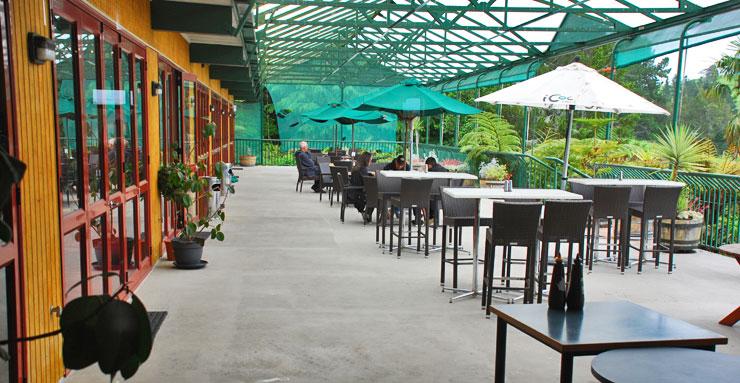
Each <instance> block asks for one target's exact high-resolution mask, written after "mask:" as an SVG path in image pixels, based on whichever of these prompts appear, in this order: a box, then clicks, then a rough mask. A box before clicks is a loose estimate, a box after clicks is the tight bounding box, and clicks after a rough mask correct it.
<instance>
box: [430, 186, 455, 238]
mask: <svg viewBox="0 0 740 383" xmlns="http://www.w3.org/2000/svg"><path fill="white" fill-rule="evenodd" d="M449 183H450V180H448V179H445V178H435V179H434V181H433V182H432V194H431V198H430V200H429V210H430V214H429V217H434V224H433V225H432V246H434V245H436V244H437V228H438V227H439V210H440V205H441V194H442V188H444V187H446V186H448V185H449ZM431 212H434V214H431ZM445 245H446V244H445V243H444V241H442V246H445Z"/></svg>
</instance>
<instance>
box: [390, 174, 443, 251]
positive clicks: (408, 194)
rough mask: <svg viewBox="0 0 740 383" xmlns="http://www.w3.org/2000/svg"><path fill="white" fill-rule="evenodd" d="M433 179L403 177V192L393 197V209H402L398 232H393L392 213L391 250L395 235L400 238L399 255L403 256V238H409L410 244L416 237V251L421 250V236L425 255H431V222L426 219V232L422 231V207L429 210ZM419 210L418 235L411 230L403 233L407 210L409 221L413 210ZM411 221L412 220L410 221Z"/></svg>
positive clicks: (397, 248) (417, 220) (417, 218)
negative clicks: (405, 233)
mask: <svg viewBox="0 0 740 383" xmlns="http://www.w3.org/2000/svg"><path fill="white" fill-rule="evenodd" d="M432 181H433V180H431V179H407V178H402V179H401V194H400V195H399V196H398V197H391V199H390V203H391V209H393V208H395V207H397V208H399V209H400V210H401V212H400V214H399V215H398V233H394V232H393V217H394V215H395V214H391V227H390V231H391V238H390V251H391V252H393V237H396V238H398V246H397V247H396V251H397V256H398V257H399V258H400V257H401V249H402V248H403V240H404V239H408V241H409V244H411V240H412V239H413V238H416V251H417V252H419V251H421V238H424V256H425V257H428V256H429V223H428V222H427V220H426V219H424V220H423V221H424V233H422V232H421V223H422V222H421V221H422V219H421V214H420V211H421V210H422V209H426V210H427V211H428V210H429V196H430V194H431V189H432ZM414 209H416V210H417V217H416V235H414V233H413V232H412V230H411V225H409V230H408V234H407V235H403V215H404V212H405V211H408V215H409V221H411V212H412V210H414ZM409 223H411V222H409Z"/></svg>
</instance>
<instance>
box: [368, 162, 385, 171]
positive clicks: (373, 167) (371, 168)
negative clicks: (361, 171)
mask: <svg viewBox="0 0 740 383" xmlns="http://www.w3.org/2000/svg"><path fill="white" fill-rule="evenodd" d="M384 167H385V164H379V163H377V162H372V163H370V166H368V167H367V170H368V171H371V172H379V171H381V170H383V168H384Z"/></svg>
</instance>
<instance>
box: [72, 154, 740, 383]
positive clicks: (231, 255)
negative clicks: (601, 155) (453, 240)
mask: <svg viewBox="0 0 740 383" xmlns="http://www.w3.org/2000/svg"><path fill="white" fill-rule="evenodd" d="M238 174H239V175H240V177H241V181H240V183H239V184H238V186H237V194H236V195H235V196H234V197H233V198H232V199H230V200H229V202H228V205H229V206H228V209H227V213H226V214H227V223H226V225H225V230H224V231H225V234H226V238H227V239H226V241H224V242H223V243H217V242H216V241H209V242H208V244H207V245H206V250H205V254H206V255H205V259H207V260H208V262H209V265H208V267H207V268H206V269H204V270H197V271H184V270H175V269H174V268H173V267H172V265H171V264H170V263H169V262H167V261H162V262H159V264H158V265H157V267H156V269H155V271H154V272H153V273H152V274H151V275H150V276H149V278H148V279H147V280H146V281H145V282H144V283H143V284H142V286H141V287H140V288H139V290H138V291H137V294H139V296H140V297H141V298H142V300H143V302H144V303H145V305H146V306H147V308H148V309H149V310H166V311H168V312H169V315H168V317H167V319H166V320H165V322H164V324H163V326H162V328H161V329H160V331H159V334H158V335H157V338H156V340H155V344H154V349H153V351H152V355H151V357H150V358H149V360H148V361H147V362H146V363H145V364H144V365H143V366H142V367H141V368H140V370H139V372H138V373H137V374H136V376H135V377H134V378H133V379H132V381H134V382H473V381H492V380H493V359H494V341H495V320H490V319H485V318H484V315H483V312H481V310H480V309H479V306H480V303H479V301H478V300H468V301H462V302H457V303H454V304H450V303H448V300H449V297H450V294H449V293H441V292H440V288H439V253H433V254H432V255H431V256H430V257H429V259H424V256H423V255H419V254H416V253H415V252H408V253H404V255H403V256H402V258H401V259H396V257H395V256H391V255H389V254H382V253H381V250H380V249H379V248H378V247H377V245H376V244H375V240H374V235H375V234H374V230H373V228H374V226H367V227H364V226H363V225H362V221H361V218H360V215H359V214H357V212H356V210H354V209H351V208H349V209H348V210H347V219H346V223H345V224H342V223H340V222H339V219H338V217H339V208H338V206H337V205H335V206H334V207H332V208H330V207H329V203H328V201H327V200H326V199H324V202H322V203H319V201H318V195H316V194H314V193H312V192H311V190H310V187H309V186H308V185H307V186H306V187H305V188H304V192H303V193H302V194H298V193H296V192H295V191H294V190H293V187H294V183H293V182H294V180H295V168H293V167H282V168H279V167H258V168H248V169H245V170H242V171H239V172H238ZM465 237H466V238H467V241H468V242H467V243H466V245H465V246H466V247H467V248H470V234H469V233H466V234H465ZM677 264H678V269H677V270H676V271H675V272H674V274H672V275H668V274H667V272H666V269H665V267H664V268H663V269H660V270H654V269H653V268H652V267H648V268H647V269H646V271H645V272H644V273H643V274H642V275H637V274H636V272H635V270H629V271H628V272H627V273H626V274H625V275H620V273H619V272H618V270H617V269H615V268H614V266H612V265H607V264H597V265H596V266H595V269H594V272H593V273H592V274H590V275H587V276H586V280H585V286H586V298H587V301H596V300H610V299H611V300H613V299H628V300H630V301H633V302H636V303H638V304H641V305H644V306H647V307H649V308H651V309H654V310H657V311H660V312H662V313H665V314H668V315H671V316H674V317H676V318H679V319H682V320H685V321H688V322H690V323H693V324H695V325H698V326H701V327H704V328H706V329H710V330H712V331H715V332H718V333H721V334H723V335H725V336H727V337H728V338H729V339H730V341H729V345H726V346H720V347H719V348H718V351H720V352H725V353H731V354H740V325H738V326H735V327H734V328H728V327H725V326H721V325H718V324H717V321H718V320H719V319H720V318H722V317H723V316H724V315H726V314H727V313H729V312H730V311H731V310H732V309H734V308H735V307H736V306H737V305H739V304H740V293H739V291H740V269H739V268H738V265H737V264H736V262H735V261H734V260H733V259H730V258H726V257H722V256H719V255H716V254H711V253H707V252H703V251H700V252H697V253H696V254H685V255H684V254H682V255H678V258H677ZM468 269H469V267H468ZM466 271H467V272H466V273H464V274H463V275H462V276H461V281H462V283H463V285H468V284H469V283H470V282H469V281H470V279H471V278H470V274H469V270H466ZM591 359H592V358H591V357H578V358H576V360H575V373H574V381H576V382H594V381H595V379H594V378H593V377H592V376H591V373H590V362H591ZM559 362H560V358H559V355H558V354H557V353H556V352H555V351H552V350H550V349H549V348H547V347H546V346H544V345H542V344H540V343H539V342H537V341H535V340H533V339H531V338H529V337H527V336H525V335H523V334H522V333H520V332H518V331H517V330H515V329H510V330H509V335H508V352H507V378H508V380H507V381H509V382H554V381H557V379H558V374H559ZM66 381H67V382H103V381H106V378H105V377H103V376H102V375H101V374H100V373H99V370H98V369H97V366H92V367H90V368H88V369H87V370H85V371H81V372H76V373H74V374H72V375H71V376H70V377H69V378H67V379H66Z"/></svg>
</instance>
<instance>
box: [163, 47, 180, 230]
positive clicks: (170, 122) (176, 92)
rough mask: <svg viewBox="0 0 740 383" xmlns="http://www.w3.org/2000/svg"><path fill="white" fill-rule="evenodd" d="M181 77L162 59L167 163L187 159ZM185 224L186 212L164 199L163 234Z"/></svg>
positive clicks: (164, 139)
mask: <svg viewBox="0 0 740 383" xmlns="http://www.w3.org/2000/svg"><path fill="white" fill-rule="evenodd" d="M181 77H182V75H181V74H180V72H179V71H177V70H176V69H175V68H174V67H173V66H172V65H171V64H169V63H168V62H167V61H165V60H164V59H162V58H160V60H159V82H160V85H161V86H162V94H161V95H160V96H159V116H160V120H159V139H160V141H159V148H160V158H161V159H162V163H163V164H169V163H172V162H174V161H183V160H184V148H183V144H184V142H183V135H182V129H181V122H182V121H181V118H180V116H181V105H182V96H181V86H180V82H181ZM182 227H183V216H182V212H181V211H178V210H177V209H176V208H175V205H174V204H173V203H172V202H170V201H165V200H164V198H162V235H163V238H172V237H174V236H175V234H176V232H177V231H178V230H180V229H181V228H182Z"/></svg>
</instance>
